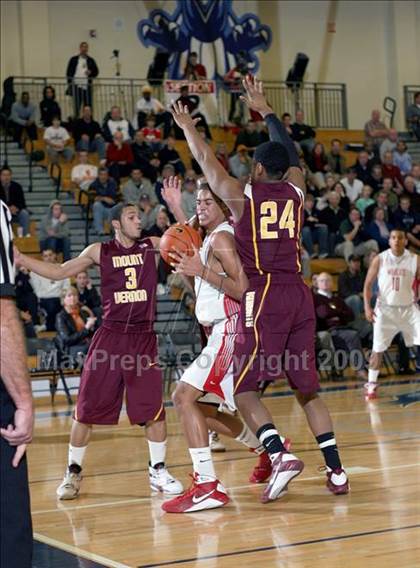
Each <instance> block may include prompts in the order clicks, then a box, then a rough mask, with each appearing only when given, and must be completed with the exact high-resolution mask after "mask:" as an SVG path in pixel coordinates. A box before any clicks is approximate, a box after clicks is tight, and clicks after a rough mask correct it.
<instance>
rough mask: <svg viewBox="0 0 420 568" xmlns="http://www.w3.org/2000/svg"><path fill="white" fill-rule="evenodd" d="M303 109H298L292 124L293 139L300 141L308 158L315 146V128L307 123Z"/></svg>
mask: <svg viewBox="0 0 420 568" xmlns="http://www.w3.org/2000/svg"><path fill="white" fill-rule="evenodd" d="M304 119H305V116H304V113H303V110H297V111H296V121H295V122H294V123H293V124H292V126H291V129H292V134H293V135H292V139H293V140H294V141H295V142H298V144H299V146H300V147H301V148H302V150H303V153H304V154H305V157H306V158H307V157H308V156H309V155H310V153H311V152H312V149H313V147H314V146H315V136H316V133H315V130H314V129H313V128H311V127H310V126H308V125H307V124H305V122H304Z"/></svg>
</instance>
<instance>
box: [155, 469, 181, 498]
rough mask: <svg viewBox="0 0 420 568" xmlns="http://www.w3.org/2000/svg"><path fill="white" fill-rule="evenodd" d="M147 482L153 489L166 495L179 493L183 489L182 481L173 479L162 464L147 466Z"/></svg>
mask: <svg viewBox="0 0 420 568" xmlns="http://www.w3.org/2000/svg"><path fill="white" fill-rule="evenodd" d="M149 483H150V487H151V488H152V489H153V491H160V492H161V493H165V494H166V495H179V494H180V493H182V492H183V491H184V488H183V486H182V483H181V482H180V481H178V479H175V477H173V476H172V475H171V474H170V473H169V471H168V470H167V469H166V467H165V466H164V465H163V464H158V466H157V467H151V466H149Z"/></svg>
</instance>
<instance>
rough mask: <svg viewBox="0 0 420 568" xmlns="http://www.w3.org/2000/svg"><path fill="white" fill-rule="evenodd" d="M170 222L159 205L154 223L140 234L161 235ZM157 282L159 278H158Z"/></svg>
mask: <svg viewBox="0 0 420 568" xmlns="http://www.w3.org/2000/svg"><path fill="white" fill-rule="evenodd" d="M170 225H171V223H170V221H169V217H168V213H167V212H166V209H165V208H164V207H160V208H159V210H158V212H157V215H156V221H155V223H154V225H152V226H151V227H150V229H148V230H147V231H143V229H142V236H145V237H146V236H147V237H161V236H162V235H163V233H164V232H165V231H166V229H168V228H169V227H170ZM159 282H161V280H160V279H159Z"/></svg>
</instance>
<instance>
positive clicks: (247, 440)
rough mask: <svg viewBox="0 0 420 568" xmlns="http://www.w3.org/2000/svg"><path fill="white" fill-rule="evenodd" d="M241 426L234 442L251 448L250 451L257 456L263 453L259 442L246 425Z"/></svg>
mask: <svg viewBox="0 0 420 568" xmlns="http://www.w3.org/2000/svg"><path fill="white" fill-rule="evenodd" d="M243 426H244V427H243V428H242V432H241V433H240V434H239V436H237V437H236V438H235V440H237V441H238V442H239V443H240V444H243V445H244V446H246V447H247V448H251V450H254V452H255V453H256V454H258V455H260V454H262V453H263V452H265V449H264V446H263V445H262V444H260V441H259V440H258V438H257V436H256V435H255V434H254V433H253V432H252V430H251V429H250V428H249V427H248V426H247V425H246V424H244V425H243Z"/></svg>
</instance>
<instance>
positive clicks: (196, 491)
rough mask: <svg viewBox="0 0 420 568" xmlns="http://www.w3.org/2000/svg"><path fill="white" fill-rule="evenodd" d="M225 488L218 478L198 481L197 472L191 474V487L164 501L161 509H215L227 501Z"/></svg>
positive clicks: (171, 511) (184, 511) (185, 510)
mask: <svg viewBox="0 0 420 568" xmlns="http://www.w3.org/2000/svg"><path fill="white" fill-rule="evenodd" d="M229 500H230V499H229V496H228V494H227V493H226V489H225V488H224V487H223V485H222V484H221V483H220V481H219V480H218V479H215V480H214V481H205V482H202V483H199V482H198V476H197V474H194V476H193V482H192V485H191V487H190V488H189V489H188V491H186V492H185V493H184V494H183V495H179V497H175V499H171V500H170V501H165V503H163V505H162V509H163V510H164V511H166V512H167V513H194V512H195V511H203V510H204V509H216V508H217V507H223V506H224V505H226V504H227V503H229Z"/></svg>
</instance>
